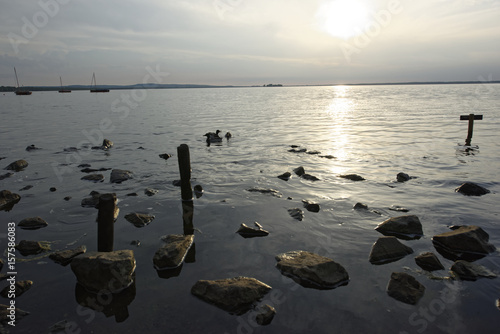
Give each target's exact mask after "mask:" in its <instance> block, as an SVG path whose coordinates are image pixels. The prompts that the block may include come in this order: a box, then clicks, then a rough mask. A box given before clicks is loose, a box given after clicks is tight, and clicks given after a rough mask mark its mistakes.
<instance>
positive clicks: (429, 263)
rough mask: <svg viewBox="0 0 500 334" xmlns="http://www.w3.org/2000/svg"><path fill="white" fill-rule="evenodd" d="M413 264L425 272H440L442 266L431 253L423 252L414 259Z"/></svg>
mask: <svg viewBox="0 0 500 334" xmlns="http://www.w3.org/2000/svg"><path fill="white" fill-rule="evenodd" d="M415 263H416V264H417V265H418V266H419V267H420V268H422V269H424V270H427V271H434V270H442V269H444V266H443V265H442V264H441V261H439V259H438V257H437V256H436V255H435V254H434V253H431V252H425V253H422V254H420V255H418V256H416V257H415Z"/></svg>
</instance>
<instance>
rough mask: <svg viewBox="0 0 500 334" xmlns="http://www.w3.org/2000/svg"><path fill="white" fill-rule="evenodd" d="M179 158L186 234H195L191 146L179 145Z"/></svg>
mask: <svg viewBox="0 0 500 334" xmlns="http://www.w3.org/2000/svg"><path fill="white" fill-rule="evenodd" d="M177 159H178V161H179V172H180V174H181V198H182V220H183V226H184V234H185V235H188V234H193V233H194V227H193V212H194V208H193V205H194V203H193V189H192V188H191V158H190V156H189V146H187V145H186V144H182V145H180V146H179V147H177Z"/></svg>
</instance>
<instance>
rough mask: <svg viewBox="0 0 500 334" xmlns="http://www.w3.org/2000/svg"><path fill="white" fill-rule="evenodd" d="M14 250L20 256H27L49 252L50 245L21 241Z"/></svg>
mask: <svg viewBox="0 0 500 334" xmlns="http://www.w3.org/2000/svg"><path fill="white" fill-rule="evenodd" d="M16 249H17V250H18V251H19V253H21V255H23V256H28V255H35V254H40V253H43V252H48V251H50V245H49V244H47V243H45V242H44V243H42V242H40V241H31V240H21V241H20V242H19V244H18V245H16Z"/></svg>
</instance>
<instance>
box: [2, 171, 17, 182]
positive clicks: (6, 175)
mask: <svg viewBox="0 0 500 334" xmlns="http://www.w3.org/2000/svg"><path fill="white" fill-rule="evenodd" d="M12 175H14V173H5V174H2V175H0V181H1V180H3V179H6V178H8V177H11V176H12Z"/></svg>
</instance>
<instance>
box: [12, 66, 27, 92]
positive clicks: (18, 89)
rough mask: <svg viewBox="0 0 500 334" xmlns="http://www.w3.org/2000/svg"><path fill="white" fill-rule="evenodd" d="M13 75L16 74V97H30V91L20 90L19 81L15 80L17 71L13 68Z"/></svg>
mask: <svg viewBox="0 0 500 334" xmlns="http://www.w3.org/2000/svg"><path fill="white" fill-rule="evenodd" d="M14 73H15V74H16V82H17V89H16V95H31V92H30V91H27V90H21V88H20V87H19V79H18V78H17V71H16V68H15V67H14Z"/></svg>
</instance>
